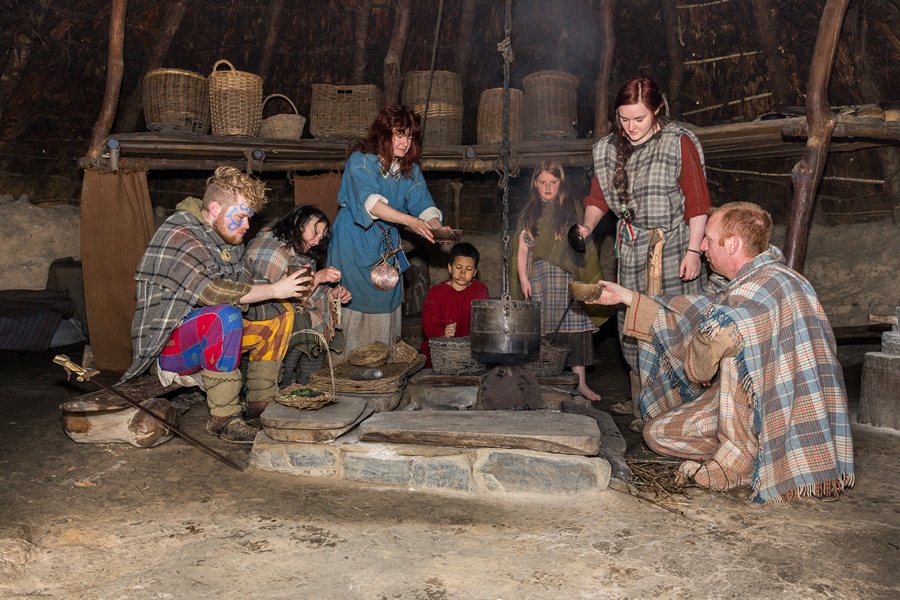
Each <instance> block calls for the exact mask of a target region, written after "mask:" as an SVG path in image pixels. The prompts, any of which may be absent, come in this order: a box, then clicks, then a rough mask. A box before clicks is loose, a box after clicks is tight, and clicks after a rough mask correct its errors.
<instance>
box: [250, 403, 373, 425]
mask: <svg viewBox="0 0 900 600" xmlns="http://www.w3.org/2000/svg"><path fill="white" fill-rule="evenodd" d="M365 409H366V401H365V400H363V399H361V398H347V397H343V398H342V397H340V396H339V397H338V401H337V402H336V403H335V404H329V405H328V406H323V407H322V408H320V409H318V410H297V409H296V408H291V407H290V406H284V405H283V404H274V405H272V406H270V407H268V408H267V409H266V410H265V411H263V414H262V415H260V418H259V419H260V421H262V424H263V427H272V428H275V429H341V428H345V427H348V426H350V425H352V424H353V423H355V422H356V421H357V420H358V419H359V416H360V415H361V414H362V412H363V411H364V410H365Z"/></svg>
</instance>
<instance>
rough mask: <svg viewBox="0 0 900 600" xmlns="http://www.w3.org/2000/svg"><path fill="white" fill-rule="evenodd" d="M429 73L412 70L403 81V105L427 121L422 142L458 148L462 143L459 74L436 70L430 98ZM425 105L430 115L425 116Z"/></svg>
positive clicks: (461, 107)
mask: <svg viewBox="0 0 900 600" xmlns="http://www.w3.org/2000/svg"><path fill="white" fill-rule="evenodd" d="M428 76H429V71H411V72H409V73H407V75H406V79H405V80H404V82H403V96H402V98H403V104H406V105H407V106H409V107H410V108H412V109H413V111H415V112H416V114H418V115H419V116H420V117H424V119H425V131H424V132H423V134H424V140H423V143H426V144H428V145H429V146H458V145H459V144H461V143H462V120H463V100H462V84H461V83H460V81H459V75H457V74H456V73H453V72H451V71H435V72H434V77H433V78H432V82H431V96H430V97H429V95H428ZM426 102H427V104H428V106H427V108H428V113H427V116H426V110H425V109H426Z"/></svg>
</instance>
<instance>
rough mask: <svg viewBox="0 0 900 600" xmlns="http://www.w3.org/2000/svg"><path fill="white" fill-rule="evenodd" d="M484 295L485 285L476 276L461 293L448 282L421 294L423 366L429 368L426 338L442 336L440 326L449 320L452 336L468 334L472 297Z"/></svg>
mask: <svg viewBox="0 0 900 600" xmlns="http://www.w3.org/2000/svg"><path fill="white" fill-rule="evenodd" d="M487 298H488V289H487V286H486V285H484V284H483V283H481V282H480V281H478V280H477V279H473V280H472V283H470V284H469V287H467V288H466V289H464V290H463V291H461V292H457V291H456V290H455V289H453V286H452V285H450V282H449V281H445V282H443V283H439V284H437V285H433V286H431V289H429V290H428V295H427V296H425V306H424V307H423V308H422V331H423V332H424V333H425V338H426V339H425V341H424V342H422V345H421V346H420V348H421V350H422V354H424V355H425V357H426V358H427V359H428V362H427V363H425V367H426V368H430V367H431V350H430V348H429V347H428V340H429V339H430V338H435V337H443V336H444V329H445V328H446V327H447V325H449V324H450V323H456V337H466V336H467V335H469V328H470V327H471V326H472V300H486V299H487Z"/></svg>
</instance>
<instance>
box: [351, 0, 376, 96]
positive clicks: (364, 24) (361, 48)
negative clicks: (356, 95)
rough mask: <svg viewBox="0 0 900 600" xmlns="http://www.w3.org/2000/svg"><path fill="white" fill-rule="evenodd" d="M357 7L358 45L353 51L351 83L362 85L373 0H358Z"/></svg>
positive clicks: (364, 76)
mask: <svg viewBox="0 0 900 600" xmlns="http://www.w3.org/2000/svg"><path fill="white" fill-rule="evenodd" d="M358 2H359V5H358V6H357V8H356V46H355V50H354V52H353V75H352V76H351V77H350V83H351V84H353V85H360V84H363V83H365V81H366V60H367V56H366V48H367V44H366V38H367V37H368V36H369V16H370V15H371V14H372V0H358Z"/></svg>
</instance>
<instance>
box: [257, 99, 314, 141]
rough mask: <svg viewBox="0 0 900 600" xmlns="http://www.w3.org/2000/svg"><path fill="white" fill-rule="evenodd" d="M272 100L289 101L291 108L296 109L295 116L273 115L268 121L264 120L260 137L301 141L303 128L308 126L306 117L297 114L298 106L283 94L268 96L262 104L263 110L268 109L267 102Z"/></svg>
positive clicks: (261, 124) (260, 128) (260, 129)
mask: <svg viewBox="0 0 900 600" xmlns="http://www.w3.org/2000/svg"><path fill="white" fill-rule="evenodd" d="M272 98H282V99H284V100H287V102H288V104H290V105H291V108H292V109H294V114H292V115H291V114H284V115H272V116H271V117H269V118H268V119H263V120H262V123H260V125H259V137H263V138H274V139H279V140H299V139H300V136H302V135H303V126H304V125H306V117H304V116H302V115H301V114H300V113H299V112H297V106H296V105H295V104H294V103H293V102H291V99H290V98H288V97H287V96H284V95H282V94H272V95H271V96H266V99H265V100H263V103H262V105H263V109H265V107H266V102H268V101H269V100H271V99H272Z"/></svg>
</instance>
